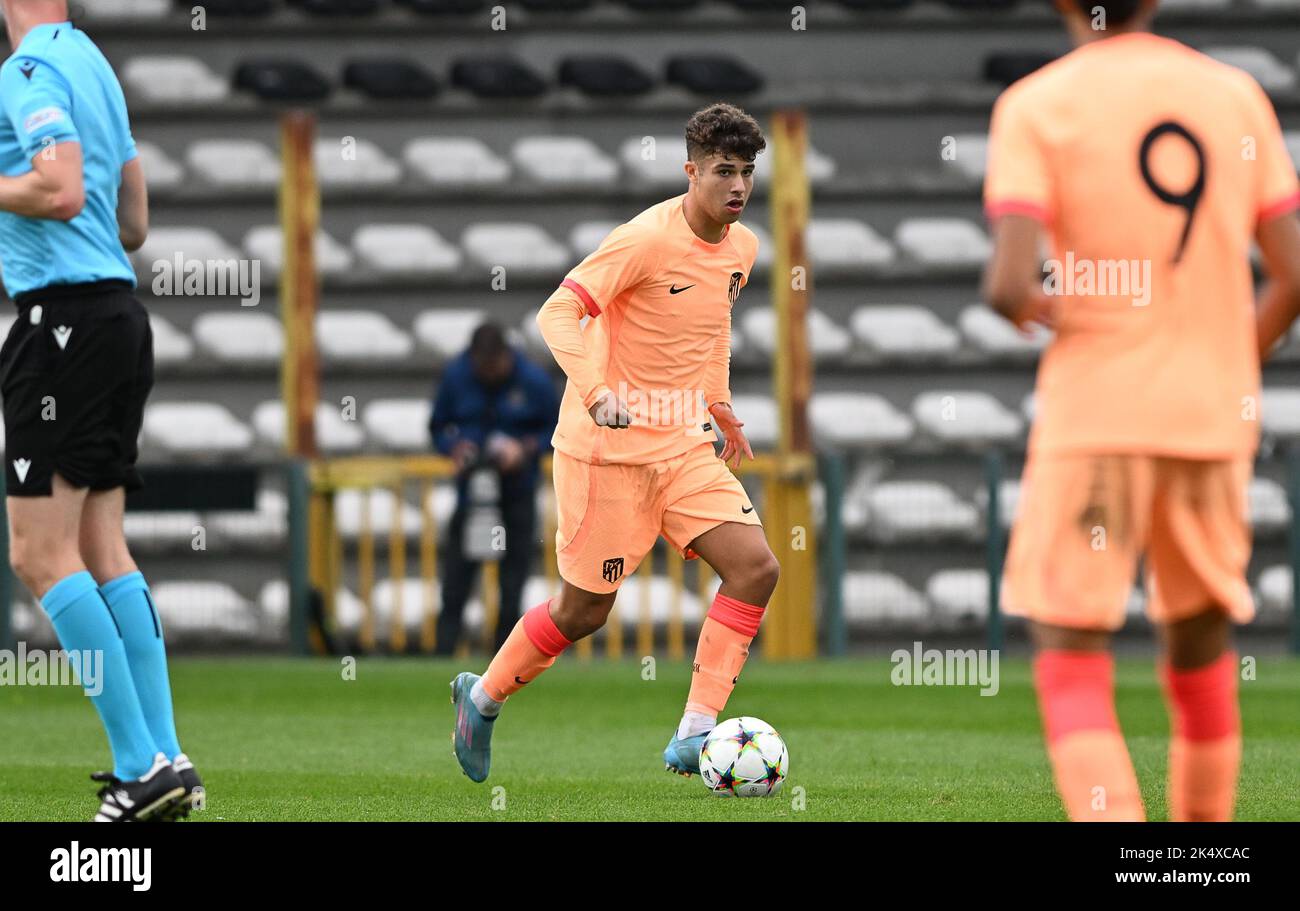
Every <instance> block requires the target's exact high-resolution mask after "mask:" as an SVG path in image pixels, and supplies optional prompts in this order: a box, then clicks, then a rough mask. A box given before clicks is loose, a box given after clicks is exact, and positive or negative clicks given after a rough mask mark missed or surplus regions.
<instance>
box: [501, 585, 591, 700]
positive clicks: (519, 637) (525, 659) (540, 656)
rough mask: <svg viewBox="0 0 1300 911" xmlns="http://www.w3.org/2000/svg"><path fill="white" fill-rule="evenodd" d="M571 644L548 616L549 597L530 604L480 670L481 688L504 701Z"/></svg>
mask: <svg viewBox="0 0 1300 911" xmlns="http://www.w3.org/2000/svg"><path fill="white" fill-rule="evenodd" d="M572 644H573V643H572V642H570V641H569V640H568V639H566V638H564V635H563V634H562V633H561V632H560V630H559V629H558V628H557V627H556V625H555V621H554V620H552V619H551V601H550V599H548V600H546V601H543V602H542V603H541V604H539V605H537V606H536V607H533V608H529V610H528V611H527V612H526V613H525V614H524V615H523V616H522V617H520V618H519V622H518V623H516V624H515V628H514V629H512V630H511V631H510V635H509V636H507V637H506V641H505V642H504V643H503V644H502V645H501V649H500V651H498V652H497V653H496V655H495V656H494V657H493V658H492V663H491V664H489V665H488V669H487V670H486V671H484V672H483V691H484V692H485V693H487V694H488V696H490V697H491V698H492V699H493V700H494V701H496V702H505V701H506V698H507V697H508V696H510V694H512V693H517V692H518V691H519V690H520V689H521V688H522V687H523V685H524V684H526V683H532V682H533V680H535V679H536V678H537V675H538V674H540V673H541V672H542V671H544V670H546V669H547V668H548V667H550V666H551V665H552V664H554V663H555V657H556V656H557V655H558V654H560V652H562V651H564V650H565V649H566V648H568V647H569V646H570V645H572Z"/></svg>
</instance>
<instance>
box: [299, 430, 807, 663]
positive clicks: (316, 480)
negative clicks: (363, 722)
mask: <svg viewBox="0 0 1300 911" xmlns="http://www.w3.org/2000/svg"><path fill="white" fill-rule="evenodd" d="M550 462H551V460H550V458H549V457H547V458H545V459H543V462H542V473H543V477H547V478H549V477H550V470H551V465H550ZM814 473H815V467H814V463H813V460H812V458H811V457H809V456H806V455H801V454H794V455H788V456H784V457H782V456H777V455H759V456H758V457H757V458H756V459H755V460H754V461H752V462H750V461H747V462H745V463H744V464H743V465H742V466H741V468H740V469H739V471H738V474H739V475H741V476H742V477H746V476H755V477H757V478H759V479H760V482H761V485H762V489H761V491H760V494H759V497H758V500H759V503H760V504H761V506H760V508H761V509H762V511H763V512H762V514H763V517H764V522H763V524H764V528H765V531H766V534H767V540H768V544H769V546H770V547H771V548H772V551H773V553H775V554H776V556H777V558H778V559H779V560H780V561H781V564H782V572H781V581H780V583H779V584H778V586H777V591H776V593H775V595H774V596H773V598H772V601H771V603H770V604H769V607H768V613H767V617H766V619H765V621H764V632H763V635H762V640H761V641H762V642H763V649H764V654H765V655H767V656H769V657H790V658H793V657H808V656H810V655H812V654H813V652H814V651H815V641H816V637H815V612H816V586H815V567H816V565H817V561H816V543H815V538H814V523H813V520H812V515H811V514H810V509H809V505H808V504H809V497H808V489H809V485H810V483H811V481H812V478H813V477H814ZM454 477H455V468H454V466H453V464H452V462H451V461H450V460H449V459H446V458H443V457H441V456H356V457H347V458H336V459H319V460H316V461H314V462H312V463H311V467H310V471H309V482H310V488H311V500H310V511H309V517H310V518H309V521H310V541H309V555H310V556H309V575H310V579H311V583H312V585H313V586H314V587H315V588H316V589H317V590H318V591H319V592H320V593H321V596H322V597H323V599H324V602H325V610H326V616H327V618H329V620H330V621H331V622H334V621H335V619H336V618H337V616H338V605H337V603H336V602H337V596H338V593H339V592H340V591H341V590H342V589H343V584H344V563H345V553H344V542H343V538H342V535H341V534H340V533H339V528H338V523H337V521H336V519H337V516H336V508H335V507H336V495H337V494H338V493H339V492H340V491H343V490H356V491H358V492H359V493H361V494H363V495H362V496H360V498H359V500H360V517H359V523H358V526H359V527H358V529H357V536H356V538H357V540H356V552H355V580H356V582H355V584H356V594H357V597H358V599H359V600H360V603H361V619H360V624H359V627H358V632H357V645H358V646H359V648H360V649H361V650H363V651H374V650H375V649H376V648H377V647H379V645H380V643H381V641H382V642H384V643H386V645H387V647H388V648H389V649H390V650H392V651H394V652H406V651H409V650H411V646H412V643H411V642H410V640H409V636H408V628H407V626H408V624H407V622H406V617H407V612H406V611H405V610H404V607H405V606H406V605H405V604H404V599H405V598H406V597H407V592H406V591H405V586H404V584H403V583H404V580H406V578H407V568H408V547H409V542H408V535H407V532H406V529H405V528H404V527H403V522H402V512H403V510H402V505H403V504H404V503H405V502H406V499H405V496H406V494H407V493H408V492H409V491H410V490H411V489H414V490H415V491H416V493H417V500H416V502H417V503H418V504H419V512H420V528H419V536H418V544H417V551H418V553H417V559H418V564H419V579H420V580H421V583H422V584H421V585H420V597H421V604H420V610H419V618H420V622H419V633H418V643H417V644H416V647H417V648H418V650H419V651H422V652H431V651H433V649H434V647H435V646H436V644H437V642H436V629H437V616H438V609H439V605H438V601H439V592H438V588H437V579H438V575H439V574H438V568H439V567H438V528H437V521H436V517H435V516H434V514H433V492H434V489H435V486H436V485H437V484H439V483H440V482H447V481H451V480H453V479H454ZM545 489H546V491H547V493H548V496H546V497H545V507H544V510H543V515H542V527H543V529H544V535H543V538H542V540H543V542H544V543H543V545H542V555H543V565H544V568H545V576H546V579H547V582H548V583H549V584H550V585H551V587H552V590H553V591H555V592H558V591H559V570H558V567H557V565H556V557H555V547H554V543H553V542H554V540H555V524H556V511H555V497H554V493H553V488H551V486H550V485H549V484H547V485H546V486H545ZM376 490H387V491H388V492H389V493H390V494H391V496H392V497H393V509H392V510H391V516H392V521H391V523H390V525H389V527H388V528H387V529H376V528H375V527H374V523H373V521H372V515H371V513H372V497H371V493H372V492H373V491H376ZM377 534H387V536H388V548H387V549H388V567H387V576H388V578H389V579H390V580H391V581H392V583H393V584H392V598H393V603H392V605H391V611H390V616H389V629H388V630H386V631H381V630H379V629H378V622H379V621H378V616H377V612H376V610H375V598H374V593H375V583H376V550H377V548H376V536H377ZM663 552H664V554H665V556H664V558H663V559H664V562H665V575H666V577H667V579H668V581H669V591H668V611H667V620H666V623H665V624H664V639H663V647H664V649H665V651H666V653H667V655H668V656H669V657H670V658H681V657H683V656H684V655H685V653H686V647H687V637H686V629H685V627H686V618H685V611H684V610H683V595H684V593H685V591H686V569H685V561H683V560H682V559H681V557H680V556H678V555H677V553H676V552H675V551H674V550H673V549H672V548H663ZM691 562H693V563H696V564H697V568H696V570H695V576H696V578H695V589H696V594H697V597H698V598H699V603H700V605H701V607H702V608H703V607H706V606H707V605H708V604H709V602H710V601H711V600H712V593H713V591H714V589H715V585H716V577H715V576H714V574H713V572H712V571H711V570H710V569H709V568H708V567H707V566H706V565H705V564H704V563H703V561H698V560H696V561H691ZM655 563H656V554H655V553H654V552H652V553H651V554H649V555H647V557H646V559H645V560H643V561H642V563H641V566H640V567H639V568H638V569H637V573H636V575H637V576H638V577H639V579H640V584H639V585H638V586H637V588H638V591H637V593H636V596H635V598H634V599H633V601H634V602H635V603H633V602H632V601H629V600H628V599H627V598H626V597H625V598H621V599H620V600H618V601H616V602H615V605H614V609H613V610H612V611H611V613H610V616H609V619H608V621H607V623H606V625H605V629H604V633H603V639H604V654H605V655H606V656H607V657H609V658H619V657H622V656H623V655H624V654H625V646H626V641H625V640H626V638H627V636H626V628H627V626H628V625H629V623H631V624H634V630H633V636H634V640H633V641H634V646H635V650H636V654H637V655H649V654H652V653H653V652H654V651H655V646H656V643H655V623H654V616H653V615H654V610H653V608H654V601H653V599H654V597H655V593H654V592H653V590H652V587H651V584H650V582H651V579H652V578H653V576H654V565H655ZM497 570H498V567H497V564H496V562H495V561H485V562H484V565H483V571H482V574H481V575H480V578H479V587H480V591H481V593H482V600H483V606H484V623H483V643H484V645H485V647H486V646H489V645H490V643H491V642H492V637H493V632H494V629H495V626H496V618H497V615H498V609H499V605H498V603H497V598H498V585H497V583H498V572H497ZM524 606H525V607H526V606H527V605H524ZM384 632H386V633H387V635H383V633H384ZM575 648H576V652H577V654H578V656H579V657H582V658H590V657H592V656H593V655H594V654H595V651H596V649H595V645H594V644H593V640H592V638H590V637H589V638H587V639H584V640H582V641H580V642H579V643H577V645H576V647H575Z"/></svg>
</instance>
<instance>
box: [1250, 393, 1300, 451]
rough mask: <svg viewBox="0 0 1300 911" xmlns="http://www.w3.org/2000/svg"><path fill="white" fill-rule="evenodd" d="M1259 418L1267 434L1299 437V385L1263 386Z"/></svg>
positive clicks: (1283, 437) (1280, 436)
mask: <svg viewBox="0 0 1300 911" xmlns="http://www.w3.org/2000/svg"><path fill="white" fill-rule="evenodd" d="M1259 420H1260V427H1261V428H1262V429H1263V431H1264V433H1266V434H1268V435H1269V436H1272V437H1277V438H1280V439H1294V438H1296V437H1300V387H1296V386H1265V387H1264V389H1263V391H1262V392H1261V394H1260V403H1259Z"/></svg>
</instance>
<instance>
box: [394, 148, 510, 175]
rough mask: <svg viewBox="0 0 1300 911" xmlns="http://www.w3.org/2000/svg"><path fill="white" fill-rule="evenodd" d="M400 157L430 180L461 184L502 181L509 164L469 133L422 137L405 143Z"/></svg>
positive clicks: (417, 172)
mask: <svg viewBox="0 0 1300 911" xmlns="http://www.w3.org/2000/svg"><path fill="white" fill-rule="evenodd" d="M402 160H403V161H405V162H406V164H407V166H408V167H409V168H410V169H411V170H412V171H413V172H414V173H415V174H418V175H419V176H421V177H423V178H424V179H425V180H427V181H429V182H430V183H435V184H448V185H451V186H456V187H460V186H464V185H465V184H475V185H478V186H487V185H492V184H504V183H505V182H506V181H507V180H509V178H510V165H509V164H508V163H507V162H506V161H505V160H504V159H502V158H501V156H499V155H497V154H496V153H495V152H493V151H492V150H491V149H489V148H488V147H487V145H486V144H485V143H484V142H483V141H482V140H481V139H475V138H473V137H470V136H426V137H424V138H422V139H413V140H411V141H410V142H409V143H407V145H406V148H405V150H403V152H402Z"/></svg>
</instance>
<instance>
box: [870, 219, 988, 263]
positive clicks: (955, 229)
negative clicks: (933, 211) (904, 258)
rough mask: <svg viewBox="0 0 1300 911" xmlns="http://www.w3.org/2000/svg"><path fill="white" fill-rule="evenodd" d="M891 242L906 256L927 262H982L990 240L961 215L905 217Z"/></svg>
mask: <svg viewBox="0 0 1300 911" xmlns="http://www.w3.org/2000/svg"><path fill="white" fill-rule="evenodd" d="M894 242H895V243H896V244H898V246H899V247H900V248H902V250H903V251H904V252H905V253H907V255H908V256H910V257H912V258H913V259H916V260H920V261H921V262H923V263H926V264H929V265H942V266H969V265H978V264H982V263H984V262H985V260H987V259H988V258H989V255H990V254H991V253H992V252H993V242H992V241H991V240H989V237H988V235H987V234H985V233H984V232H983V231H982V230H980V229H979V228H978V227H976V226H975V225H973V224H972V223H971V222H969V221H967V220H966V219H964V218H907V219H904V220H903V222H902V224H900V225H899V226H898V230H896V231H895V232H894Z"/></svg>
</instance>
